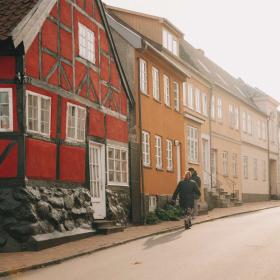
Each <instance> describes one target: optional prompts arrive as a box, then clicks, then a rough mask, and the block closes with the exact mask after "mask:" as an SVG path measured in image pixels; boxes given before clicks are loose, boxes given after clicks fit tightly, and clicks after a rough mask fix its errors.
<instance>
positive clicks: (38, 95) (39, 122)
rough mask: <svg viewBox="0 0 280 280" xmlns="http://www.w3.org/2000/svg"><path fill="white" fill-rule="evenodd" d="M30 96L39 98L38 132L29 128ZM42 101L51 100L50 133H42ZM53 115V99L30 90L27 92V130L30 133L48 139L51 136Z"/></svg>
mask: <svg viewBox="0 0 280 280" xmlns="http://www.w3.org/2000/svg"><path fill="white" fill-rule="evenodd" d="M29 96H36V97H37V98H38V107H37V120H38V130H33V129H30V127H29V118H28V116H29V106H28V101H29ZM42 99H45V100H49V101H50V104H49V120H48V123H49V126H48V131H49V132H48V133H44V132H42V131H41V121H42V107H41V102H42ZM51 114H52V99H51V97H49V96H46V95H43V94H39V93H36V92H33V91H30V90H27V91H26V130H27V132H29V133H35V134H40V135H43V136H46V137H50V135H51Z"/></svg>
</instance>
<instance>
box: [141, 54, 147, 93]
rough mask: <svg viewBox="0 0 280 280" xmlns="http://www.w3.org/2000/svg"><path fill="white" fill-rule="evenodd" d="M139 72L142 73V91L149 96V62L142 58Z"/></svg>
mask: <svg viewBox="0 0 280 280" xmlns="http://www.w3.org/2000/svg"><path fill="white" fill-rule="evenodd" d="M139 72H140V77H139V79H140V81H139V82H140V91H141V92H142V93H144V94H148V89H147V62H146V61H145V60H143V59H141V58H140V60H139Z"/></svg>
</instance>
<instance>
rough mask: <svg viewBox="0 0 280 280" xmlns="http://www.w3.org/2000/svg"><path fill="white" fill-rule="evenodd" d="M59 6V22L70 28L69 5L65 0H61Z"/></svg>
mask: <svg viewBox="0 0 280 280" xmlns="http://www.w3.org/2000/svg"><path fill="white" fill-rule="evenodd" d="M60 5H61V9H60V12H61V15H60V18H61V22H62V23H63V24H65V25H67V26H68V27H71V26H72V19H71V5H70V4H69V3H66V0H61V1H60ZM61 30H62V29H61Z"/></svg>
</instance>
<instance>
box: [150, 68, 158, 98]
mask: <svg viewBox="0 0 280 280" xmlns="http://www.w3.org/2000/svg"><path fill="white" fill-rule="evenodd" d="M152 78H153V97H154V99H156V100H157V101H159V73H158V69H156V68H155V67H153V68H152Z"/></svg>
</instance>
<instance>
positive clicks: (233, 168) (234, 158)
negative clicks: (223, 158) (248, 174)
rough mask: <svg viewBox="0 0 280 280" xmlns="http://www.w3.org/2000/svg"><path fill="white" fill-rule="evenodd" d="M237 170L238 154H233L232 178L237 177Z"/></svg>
mask: <svg viewBox="0 0 280 280" xmlns="http://www.w3.org/2000/svg"><path fill="white" fill-rule="evenodd" d="M237 168H238V163H237V153H233V154H232V176H233V177H237V175H238V174H237Z"/></svg>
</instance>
